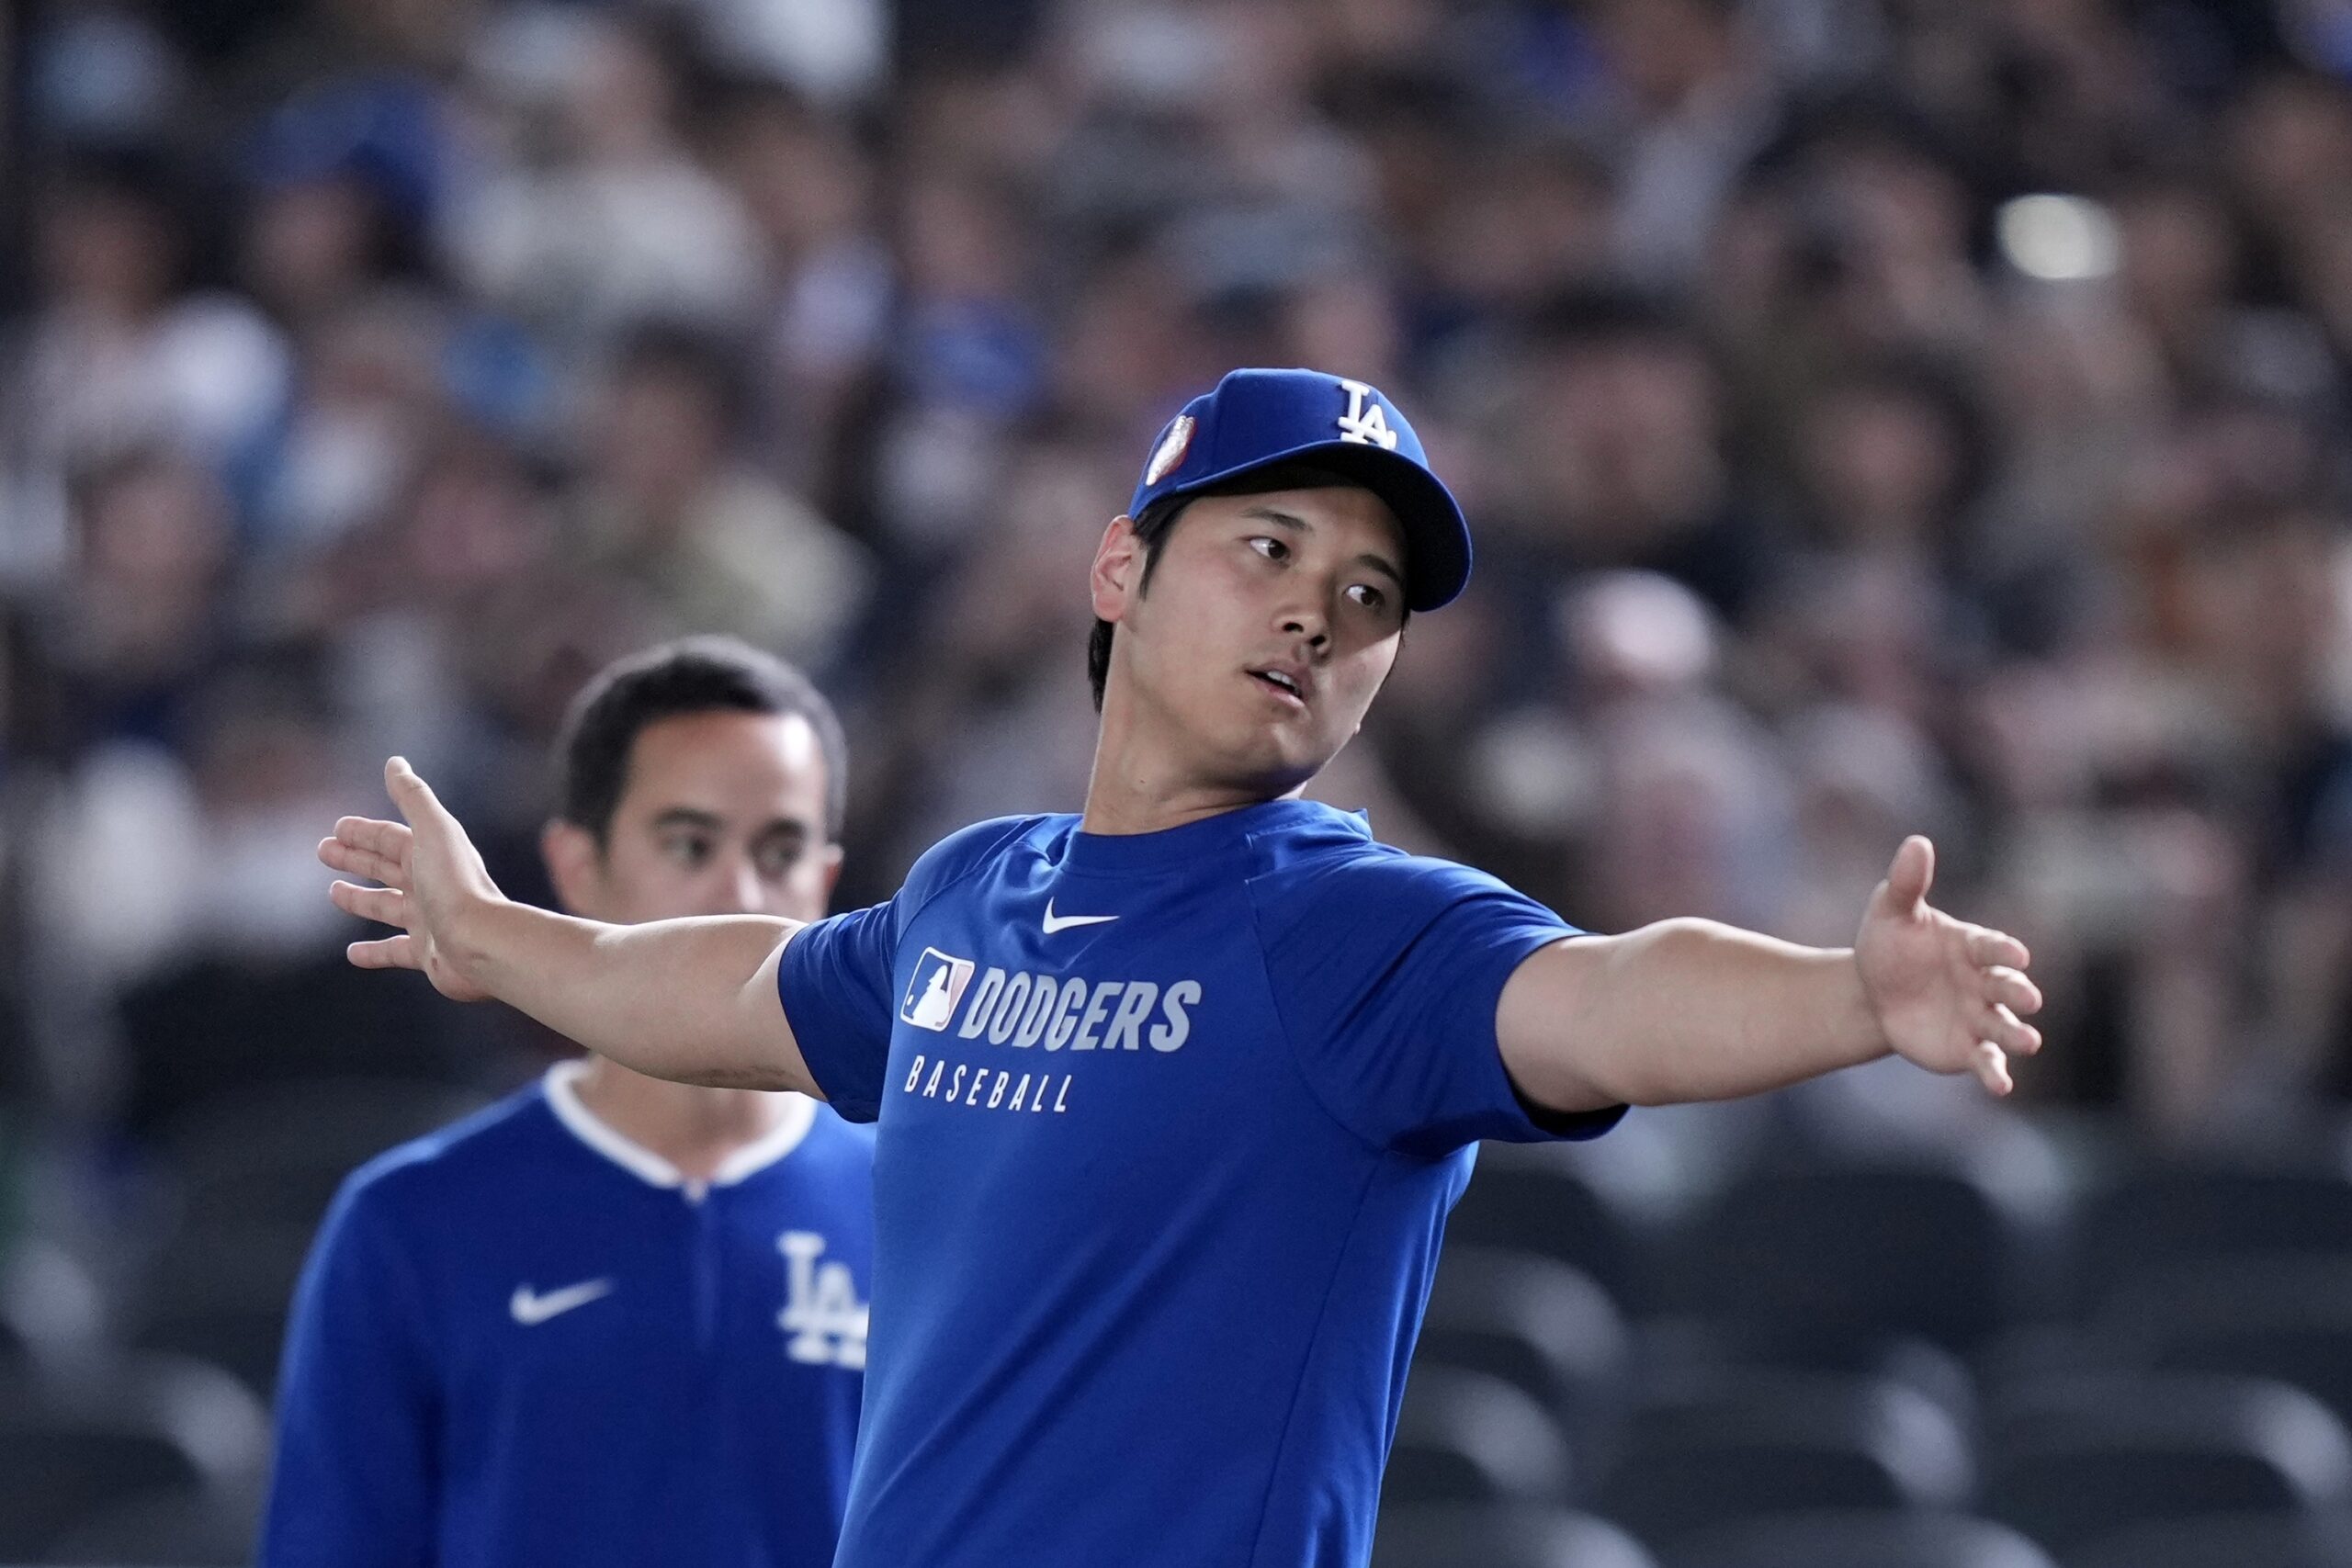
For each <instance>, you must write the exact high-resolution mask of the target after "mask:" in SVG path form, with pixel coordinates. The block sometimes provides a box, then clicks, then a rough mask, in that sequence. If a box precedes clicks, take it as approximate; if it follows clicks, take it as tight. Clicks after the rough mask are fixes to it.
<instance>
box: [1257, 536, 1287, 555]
mask: <svg viewBox="0 0 2352 1568" xmlns="http://www.w3.org/2000/svg"><path fill="white" fill-rule="evenodd" d="M1250 548H1251V549H1253V550H1256V551H1257V552H1258V553H1259V554H1260V555H1261V556H1263V557H1265V558H1267V559H1268V560H1288V559H1290V547H1289V546H1288V545H1286V544H1284V543H1283V541H1282V540H1280V539H1276V538H1272V537H1271V536H1267V535H1264V534H1258V535H1253V536H1251V537H1250Z"/></svg>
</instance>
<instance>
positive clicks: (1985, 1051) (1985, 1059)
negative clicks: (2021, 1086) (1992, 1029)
mask: <svg viewBox="0 0 2352 1568" xmlns="http://www.w3.org/2000/svg"><path fill="white" fill-rule="evenodd" d="M1968 1066H1969V1070H1970V1071H1971V1072H1973V1073H1974V1074H1975V1075H1976V1077H1977V1081H1978V1082H1980V1083H1982V1084H1983V1085H1984V1086H1985V1088H1986V1089H1990V1090H1991V1091H1992V1092H1993V1093H1995V1094H1997V1095H2006V1094H2007V1093H2008V1092H2009V1090H2011V1089H2015V1088H2017V1085H2016V1083H2014V1082H2013V1081H2011V1079H2010V1077H2009V1059H2008V1057H2007V1055H2003V1054H2002V1051H2001V1048H2000V1047H1999V1046H1998V1045H1996V1044H1994V1043H1993V1042H1991V1041H1990V1040H1979V1041H1978V1042H1977V1043H1976V1048H1975V1049H1974V1050H1973V1051H1971V1052H1970V1053H1969V1054H1968Z"/></svg>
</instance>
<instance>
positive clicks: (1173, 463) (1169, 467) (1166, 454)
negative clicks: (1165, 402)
mask: <svg viewBox="0 0 2352 1568" xmlns="http://www.w3.org/2000/svg"><path fill="white" fill-rule="evenodd" d="M1192 446H1193V416H1192V415H1191V414H1188V413H1180V414H1178V415H1177V416H1176V423H1173V424H1171V425H1170V426H1169V427H1168V434H1167V435H1165V436H1164V437H1162V438H1161V440H1160V443H1159V451H1157V452H1154V453H1153V454H1152V455H1151V463H1150V466H1148V468H1145V469H1144V471H1143V482H1144V483H1145V484H1147V485H1156V484H1158V483H1159V481H1160V480H1162V479H1166V478H1167V477H1168V476H1169V475H1170V474H1172V473H1174V472H1175V471H1176V468H1177V465H1178V464H1180V463H1182V462H1183V460H1184V454H1185V453H1186V452H1189V451H1191V450H1192Z"/></svg>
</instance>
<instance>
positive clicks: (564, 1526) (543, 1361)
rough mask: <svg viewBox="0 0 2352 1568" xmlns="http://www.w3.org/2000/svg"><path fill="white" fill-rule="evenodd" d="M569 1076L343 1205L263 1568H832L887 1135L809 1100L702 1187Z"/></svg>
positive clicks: (343, 1199)
mask: <svg viewBox="0 0 2352 1568" xmlns="http://www.w3.org/2000/svg"><path fill="white" fill-rule="evenodd" d="M577 1071H578V1068H577V1066H576V1065H573V1064H566V1065H565V1066H559V1067H557V1068H556V1069H554V1071H553V1072H551V1073H550V1074H549V1075H548V1078H547V1080H546V1082H545V1083H544V1084H543V1085H537V1086H534V1087H532V1088H530V1089H526V1090H525V1091H523V1092H522V1093H519V1094H517V1095H515V1096H514V1097H512V1098H510V1099H509V1100H505V1101H504V1102H503V1103H502V1104H500V1105H497V1106H493V1107H492V1108H491V1109H490V1110H488V1111H484V1112H482V1113H481V1115H480V1116H477V1117H474V1118H472V1119H471V1120H469V1121H468V1122H461V1123H459V1124H458V1125H457V1126H455V1127H452V1128H449V1129H447V1130H445V1131H443V1132H440V1133H436V1134H433V1135H432V1136H429V1137H426V1138H422V1139H419V1140H418V1141H416V1142H414V1143H412V1144H409V1145H403V1146H402V1147H401V1148H398V1149H395V1150H393V1151H391V1152H390V1154H387V1155H385V1156H381V1157H379V1158H378V1159H376V1160H375V1161H373V1162H371V1163H370V1164H368V1166H366V1167H364V1168H361V1169H360V1170H359V1171H357V1172H356V1173H355V1174H354V1175H353V1177H352V1178H351V1179H349V1180H348V1181H347V1182H345V1185H344V1189H343V1190H342V1192H341V1193H340V1194H339V1195H338V1196H337V1198H336V1200H335V1203H334V1208H333V1210H332V1211H331V1212H330V1213H329V1214H328V1217H327V1221H326V1224H325V1226H324V1228H323V1229H322V1231H321V1232H320V1235H319V1238H318V1241H317V1242H316V1244H315V1245H314V1247H313V1248H312V1251H311V1259H310V1263H309V1266H308V1268H307V1269H305V1271H304V1274H303V1279H302V1283H301V1287H300V1291H299V1292H298V1293H297V1295H296V1298H295V1305H294V1318H293V1323H292V1326H291V1327H290V1329H289V1331H288V1338H287V1346H286V1353H285V1365H284V1373H283V1377H282V1379H281V1387H280V1393H279V1408H278V1428H279V1429H278V1450H277V1470H276V1474H275V1476H274V1478H273V1480H272V1483H271V1489H270V1499H269V1509H268V1515H267V1519H266V1525H265V1527H264V1531H263V1541H262V1548H261V1562H262V1564H263V1568H326V1565H328V1564H332V1565H334V1568H428V1565H435V1568H468V1565H471V1564H480V1565H481V1568H492V1565H493V1564H494V1565H496V1568H528V1565H535V1564H546V1565H548V1568H556V1565H558V1564H560V1565H562V1568H594V1565H598V1564H610V1565H611V1568H624V1565H626V1568H645V1565H646V1564H649V1563H661V1564H662V1565H663V1568H672V1565H707V1568H825V1565H826V1564H829V1563H830V1562H831V1561H832V1558H833V1548H834V1541H835V1539H836V1536H837V1533H838V1530H839V1528H840V1521H841V1516H842V1506H843V1503H844V1501H845V1498H846V1496H847V1493H848V1483H849V1472H850V1461H851V1456H852V1452H853V1450H854V1443H855V1438H856V1428H857V1412H858V1402H859V1398H860V1394H861V1389H862V1384H863V1382H864V1376H865V1373H864V1367H865V1327H866V1325H865V1283H866V1281H867V1280H868V1278H869V1275H870V1269H871V1265H872V1259H873V1239H872V1238H873V1232H872V1197H871V1194H872V1186H871V1172H872V1164H873V1136H872V1134H871V1133H870V1132H868V1131H867V1130H866V1129H864V1128H858V1127H852V1126H849V1125H847V1124H845V1123H844V1122H842V1121H841V1119H840V1118H839V1117H837V1116H835V1115H834V1114H833V1113H832V1112H831V1111H827V1110H825V1109H823V1108H822V1107H820V1106H819V1105H817V1104H816V1103H815V1102H814V1101H811V1100H805V1099H802V1098H800V1097H797V1096H795V1097H793V1098H792V1100H789V1101H788V1102H787V1103H786V1119H785V1121H784V1122H783V1123H782V1124H781V1125H779V1126H778V1128H777V1129H776V1131H775V1134H772V1135H771V1136H769V1137H767V1138H765V1139H763V1140H762V1141H761V1142H760V1143H758V1144H756V1145H751V1146H748V1147H746V1148H744V1149H742V1150H741V1151H739V1152H738V1154H737V1155H736V1156H735V1157H734V1158H733V1159H731V1160H730V1161H729V1163H728V1165H727V1166H726V1167H725V1168H721V1169H720V1170H719V1171H718V1175H717V1178H716V1179H714V1180H713V1181H712V1182H710V1183H708V1184H707V1185H704V1184H701V1183H688V1182H685V1181H683V1180H681V1179H680V1178H679V1175H678V1173H677V1172H676V1171H675V1170H674V1169H673V1168H671V1167H669V1166H668V1165H667V1164H666V1163H665V1162H663V1161H662V1160H661V1159H660V1158H658V1157H657V1156H654V1155H652V1154H650V1153H649V1152H648V1151H646V1150H644V1149H642V1148H640V1147H639V1146H638V1145H634V1144H631V1143H629V1142H628V1140H626V1139H624V1138H622V1137H620V1136H619V1134H616V1133H614V1132H613V1131H611V1130H610V1129H609V1128H607V1127H605V1125H604V1124H603V1123H601V1122H597V1121H596V1120H595V1119H594V1117H593V1116H592V1115H590V1114H589V1113H588V1111H586V1109H585V1108H584V1107H583V1106H582V1104H581V1103H580V1100H579V1099H578V1096H577V1095H576V1093H574V1091H573V1089H572V1087H571V1083H572V1079H573V1077H576V1074H577Z"/></svg>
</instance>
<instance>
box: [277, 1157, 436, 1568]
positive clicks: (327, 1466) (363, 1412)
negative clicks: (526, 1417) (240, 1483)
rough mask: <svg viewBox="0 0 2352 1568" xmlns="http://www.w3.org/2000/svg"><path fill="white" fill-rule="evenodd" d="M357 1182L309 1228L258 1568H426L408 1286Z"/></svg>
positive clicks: (430, 1434) (423, 1422) (421, 1405)
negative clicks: (324, 1565) (318, 1566)
mask: <svg viewBox="0 0 2352 1568" xmlns="http://www.w3.org/2000/svg"><path fill="white" fill-rule="evenodd" d="M376 1196H377V1195H376V1194H374V1193H373V1192H372V1190H371V1189H370V1188H369V1187H368V1185H367V1184H366V1183H364V1182H360V1183H357V1184H355V1185H353V1186H350V1187H346V1188H345V1190H344V1192H343V1193H342V1194H341V1195H340V1196H339V1197H338V1198H337V1200H336V1202H335V1205H334V1210H333V1212H332V1213H330V1214H329V1215H328V1217H327V1220H326V1223H325V1224H323V1225H322V1227H321V1229H320V1232H319V1239H318V1242H317V1244H316V1246H315V1247H313V1248H312V1250H311V1258H310V1261H309V1263H308V1264H307V1265H306V1266H305V1268H304V1269H303V1273H302V1282H301V1285H300V1288H299V1290H298V1291H297V1292H296V1294H295V1298H294V1312H293V1318H292V1321H291V1323H290V1324H289V1325H288V1330H287V1337H286V1348H285V1355H284V1365H283V1368H282V1370H281V1372H280V1375H279V1378H278V1395H277V1407H278V1416H277V1459H276V1461H275V1464H274V1468H273V1473H272V1476H271V1479H270V1488H269V1504H268V1508H267V1512H266V1517H265V1520H264V1524H263V1529H262V1538H261V1544H260V1551H259V1561H260V1562H261V1564H262V1568H279V1565H281V1564H283V1565H285V1568H295V1565H296V1564H301V1563H313V1562H334V1563H347V1564H351V1565H353V1568H426V1565H427V1564H429V1563H430V1562H432V1561H433V1557H434V1551H433V1542H434V1540H435V1530H436V1529H437V1509H438V1506H439V1503H438V1480H437V1474H436V1468H437V1464H436V1460H435V1431H436V1428H437V1423H438V1421H439V1419H440V1417H439V1415H438V1411H439V1404H438V1394H437V1393H436V1380H435V1376H434V1373H433V1370H432V1363H431V1360H430V1352H429V1349H428V1348H427V1347H428V1344H429V1336H428V1334H427V1333H426V1331H425V1328H424V1325H423V1324H422V1323H421V1322H420V1321H419V1320H418V1317H417V1314H418V1312H419V1311H420V1310H421V1309H420V1307H419V1305H418V1303H417V1292H416V1291H415V1289H414V1283H415V1282H414V1280H413V1277H412V1276H411V1274H410V1272H409V1270H408V1269H407V1268H406V1266H405V1263H404V1259H403V1258H401V1255H400V1252H399V1249H398V1246H397V1242H396V1240H395V1238H394V1236H393V1235H392V1234H391V1232H390V1228H389V1227H388V1226H387V1224H386V1223H385V1217H384V1216H383V1215H382V1214H381V1213H380V1212H379V1208H380V1205H379V1203H378V1202H377V1201H374V1199H375V1197H376Z"/></svg>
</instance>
